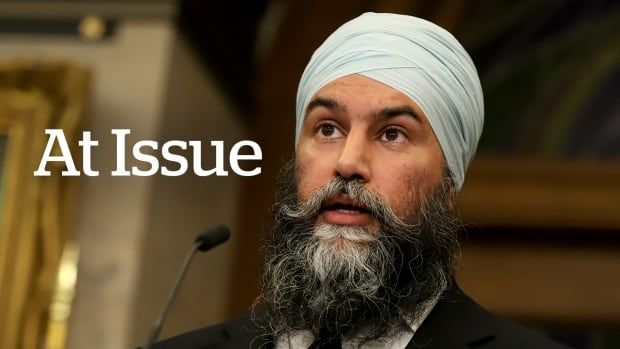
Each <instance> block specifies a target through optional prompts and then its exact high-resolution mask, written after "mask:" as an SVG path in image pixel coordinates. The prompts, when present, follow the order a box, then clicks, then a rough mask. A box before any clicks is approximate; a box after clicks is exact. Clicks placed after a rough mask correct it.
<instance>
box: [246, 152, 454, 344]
mask: <svg viewBox="0 0 620 349" xmlns="http://www.w3.org/2000/svg"><path fill="white" fill-rule="evenodd" d="M451 183H452V182H451V180H449V179H446V180H445V181H442V185H440V188H438V189H437V190H436V191H435V193H433V194H432V195H430V196H428V197H427V196H425V195H422V194H423V193H418V195H417V198H418V204H417V205H416V206H417V207H413V209H412V210H411V212H410V213H408V216H407V217H406V219H401V218H399V217H398V216H397V215H395V214H394V212H393V211H392V209H391V208H390V206H389V205H388V204H387V203H385V202H384V201H383V200H382V199H381V198H379V197H378V196H377V195H376V194H374V193H372V192H371V191H370V190H368V189H367V188H366V187H364V185H363V184H361V183H360V182H359V181H355V180H353V181H347V180H345V179H342V178H335V179H334V180H333V181H332V182H330V183H329V184H328V185H326V186H325V187H323V188H321V189H319V190H317V192H315V193H313V195H312V196H311V197H310V198H309V199H308V200H307V201H306V202H303V203H299V202H298V199H297V188H296V181H295V164H294V161H290V162H289V163H287V164H286V165H285V166H284V167H283V170H282V172H281V175H280V180H279V191H278V198H277V201H276V204H275V206H274V227H273V229H272V231H271V234H270V235H269V236H268V238H267V241H266V246H265V257H266V262H265V266H264V269H263V273H262V285H263V292H262V295H261V297H259V299H258V302H257V303H265V304H266V311H265V312H264V315H263V316H262V317H260V318H258V319H256V321H257V323H258V324H259V326H261V327H262V328H263V329H264V331H265V332H266V334H268V335H271V336H273V337H274V338H278V337H280V336H284V335H288V334H291V333H293V332H295V331H298V330H310V331H311V332H312V333H313V334H314V335H315V336H318V334H319V332H321V336H323V337H325V336H328V337H343V338H356V340H360V341H361V342H366V341H368V340H372V339H378V338H386V337H389V336H391V335H393V334H394V332H395V331H396V330H397V329H398V328H400V327H401V326H402V324H403V320H404V319H409V320H412V319H415V318H416V317H418V316H419V315H420V314H421V313H422V312H423V311H424V306H425V303H427V302H428V301H429V300H431V299H432V298H434V297H436V296H438V295H439V294H440V293H441V292H442V291H443V290H444V289H445V288H446V287H448V285H449V283H450V282H451V277H452V273H453V269H454V264H455V259H456V255H457V253H458V240H457V237H456V230H457V226H458V220H457V216H456V214H455V213H454V211H453V210H452V209H451V208H450V207H451V206H450V205H449V204H448V202H449V200H450V198H449V195H450V193H451V192H452V191H451V185H452V184H451ZM341 192H346V193H347V194H348V195H349V197H351V199H352V200H354V201H356V202H359V203H361V204H363V205H364V206H365V207H366V208H368V210H369V211H370V213H371V214H372V215H373V216H374V217H375V218H376V219H377V220H378V222H379V228H378V231H370V230H367V229H369V228H362V227H354V226H338V225H329V224H324V225H318V226H316V225H315V219H316V217H317V216H318V214H319V211H320V208H321V205H322V203H323V202H324V201H325V200H326V199H327V198H330V197H332V196H334V195H337V194H338V193H341ZM412 204H413V203H412ZM336 245H337V246H336ZM323 339H326V338H323Z"/></svg>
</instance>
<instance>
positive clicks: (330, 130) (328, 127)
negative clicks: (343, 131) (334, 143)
mask: <svg viewBox="0 0 620 349" xmlns="http://www.w3.org/2000/svg"><path fill="white" fill-rule="evenodd" d="M317 132H318V133H319V136H321V137H324V138H334V137H338V134H339V132H340V131H339V130H338V128H336V126H334V125H332V124H322V125H320V126H319V128H318V130H317Z"/></svg>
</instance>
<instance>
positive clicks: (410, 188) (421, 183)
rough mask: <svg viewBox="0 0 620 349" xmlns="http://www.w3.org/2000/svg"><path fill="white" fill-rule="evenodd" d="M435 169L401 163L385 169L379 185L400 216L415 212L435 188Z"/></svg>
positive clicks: (381, 191) (380, 190)
mask: <svg viewBox="0 0 620 349" xmlns="http://www.w3.org/2000/svg"><path fill="white" fill-rule="evenodd" d="M435 177H436V173H435V171H432V170H429V168H427V167H425V166H411V165H407V164H400V165H394V166H391V170H389V171H384V172H383V175H382V178H381V181H378V183H384V184H383V185H380V186H378V187H377V191H378V192H380V193H382V194H383V196H384V197H385V198H386V199H387V201H388V202H389V204H390V205H391V207H392V209H393V210H394V213H396V215H398V216H399V217H401V218H402V217H405V216H410V215H412V214H415V213H416V211H417V210H418V207H419V206H420V202H421V201H422V200H424V198H425V196H427V195H428V194H429V193H431V192H432V190H433V189H434V188H435V185H434V183H435V182H437V181H438V179H436V178H435Z"/></svg>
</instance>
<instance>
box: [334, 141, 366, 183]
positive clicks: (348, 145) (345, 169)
mask: <svg viewBox="0 0 620 349" xmlns="http://www.w3.org/2000/svg"><path fill="white" fill-rule="evenodd" d="M369 165H370V164H369V154H368V141H367V139H366V137H365V135H364V134H363V132H349V134H348V135H347V138H346V140H345V143H344V145H343V147H342V150H341V152H340V156H339V157H338V161H337V163H336V168H335V172H336V176H340V177H343V178H345V179H359V180H361V181H362V182H368V181H369V180H370V166H369Z"/></svg>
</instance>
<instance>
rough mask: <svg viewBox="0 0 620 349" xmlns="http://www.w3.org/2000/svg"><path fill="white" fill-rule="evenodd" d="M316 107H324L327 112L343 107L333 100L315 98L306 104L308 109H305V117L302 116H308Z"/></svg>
mask: <svg viewBox="0 0 620 349" xmlns="http://www.w3.org/2000/svg"><path fill="white" fill-rule="evenodd" d="M318 107H324V108H327V109H329V110H334V109H344V106H343V105H340V103H338V102H337V101H336V100H335V99H332V98H326V97H316V98H314V99H313V100H312V101H310V103H308V107H306V115H304V116H308V114H310V112H312V110H314V109H315V108H318Z"/></svg>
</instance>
